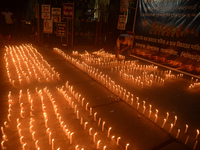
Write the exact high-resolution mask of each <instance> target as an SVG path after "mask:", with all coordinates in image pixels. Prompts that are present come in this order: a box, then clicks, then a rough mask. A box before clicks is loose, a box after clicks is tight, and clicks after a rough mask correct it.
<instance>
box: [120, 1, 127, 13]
mask: <svg viewBox="0 0 200 150" xmlns="http://www.w3.org/2000/svg"><path fill="white" fill-rule="evenodd" d="M128 4H129V0H120V12H126V11H127V10H128Z"/></svg>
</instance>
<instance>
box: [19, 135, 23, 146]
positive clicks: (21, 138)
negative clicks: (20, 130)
mask: <svg viewBox="0 0 200 150" xmlns="http://www.w3.org/2000/svg"><path fill="white" fill-rule="evenodd" d="M23 138H24V137H23V136H21V137H20V144H21V145H23V144H24V143H23V141H22V140H23Z"/></svg>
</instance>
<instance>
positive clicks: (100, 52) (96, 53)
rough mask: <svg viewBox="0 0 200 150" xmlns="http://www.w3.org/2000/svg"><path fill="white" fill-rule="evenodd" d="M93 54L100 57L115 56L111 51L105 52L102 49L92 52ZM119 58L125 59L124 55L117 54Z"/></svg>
mask: <svg viewBox="0 0 200 150" xmlns="http://www.w3.org/2000/svg"><path fill="white" fill-rule="evenodd" d="M93 54H95V55H97V56H100V57H102V58H113V59H114V58H115V55H114V54H112V53H108V52H105V51H104V49H100V50H99V51H95V52H93ZM119 59H125V56H123V55H120V54H119Z"/></svg>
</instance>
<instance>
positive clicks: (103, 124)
mask: <svg viewBox="0 0 200 150" xmlns="http://www.w3.org/2000/svg"><path fill="white" fill-rule="evenodd" d="M104 126H105V121H104V122H103V123H102V131H104Z"/></svg>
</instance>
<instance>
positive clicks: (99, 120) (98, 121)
mask: <svg viewBox="0 0 200 150" xmlns="http://www.w3.org/2000/svg"><path fill="white" fill-rule="evenodd" d="M100 123H101V118H99V121H98V126H100Z"/></svg>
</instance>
